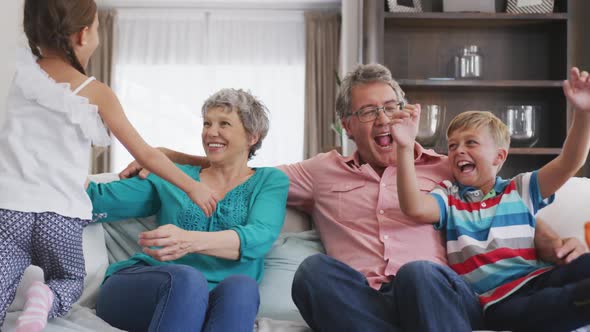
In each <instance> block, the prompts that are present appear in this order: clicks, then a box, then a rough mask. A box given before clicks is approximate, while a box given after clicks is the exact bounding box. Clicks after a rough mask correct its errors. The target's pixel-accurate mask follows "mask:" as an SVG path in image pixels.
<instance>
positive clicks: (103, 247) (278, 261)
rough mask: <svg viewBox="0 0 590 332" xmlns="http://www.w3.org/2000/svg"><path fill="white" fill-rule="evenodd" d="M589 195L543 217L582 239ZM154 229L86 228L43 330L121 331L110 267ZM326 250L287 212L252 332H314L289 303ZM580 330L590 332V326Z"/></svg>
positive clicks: (148, 223)
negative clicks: (76, 267)
mask: <svg viewBox="0 0 590 332" xmlns="http://www.w3.org/2000/svg"><path fill="white" fill-rule="evenodd" d="M116 178H117V177H116V175H114V174H100V175H94V176H92V177H91V180H92V181H95V182H108V181H112V180H115V179H116ZM586 197H590V179H587V178H573V179H571V180H570V181H568V183H566V185H564V186H563V187H562V188H561V189H560V190H559V192H558V193H557V197H556V200H555V202H554V203H553V204H552V205H550V206H549V207H547V208H545V209H543V210H541V212H540V213H539V216H540V217H541V218H543V219H544V220H546V221H547V222H548V223H549V224H550V225H551V226H552V227H553V229H555V230H556V231H557V232H558V233H559V234H560V235H561V236H562V237H570V236H573V237H577V238H579V239H580V241H584V234H583V229H584V227H583V224H584V222H585V221H587V220H590V204H588V203H587V202H586ZM154 225H155V220H154V218H153V217H148V218H133V219H130V220H126V221H121V222H116V223H110V224H98V223H97V224H91V225H89V226H88V227H86V228H85V230H84V256H85V258H86V271H87V277H86V279H85V282H84V283H85V289H84V292H83V294H82V297H81V298H80V300H79V301H78V302H77V303H76V304H75V305H74V307H73V308H72V310H71V311H70V312H69V313H68V315H66V316H65V317H60V318H56V319H53V320H51V321H50V322H49V324H48V327H47V328H46V330H45V331H48V332H53V331H55V332H57V331H60V332H62V331H65V332H67V331H72V332H73V331H105V332H108V331H121V330H118V329H116V328H113V327H111V326H109V325H108V324H107V323H105V322H104V321H102V320H101V319H100V318H98V317H97V316H96V315H95V312H94V307H95V303H96V296H97V293H98V289H99V287H100V284H101V282H102V279H103V276H104V272H105V271H106V268H107V266H108V264H109V263H111V262H114V261H117V260H120V259H124V258H126V257H128V256H129V255H131V254H133V253H135V252H137V251H138V248H139V247H138V245H137V243H136V239H137V234H138V233H139V232H142V231H144V230H147V229H152V228H153V227H154ZM323 251H324V249H323V247H322V245H321V242H320V240H319V235H318V234H317V232H316V231H315V230H313V227H312V223H311V222H310V220H309V218H308V217H307V216H306V215H305V214H303V213H301V212H298V211H296V210H294V209H287V215H286V217H285V224H284V226H283V229H282V231H281V234H280V236H279V238H278V239H277V241H276V242H275V244H274V245H273V247H272V249H271V250H270V252H269V253H268V255H267V256H266V260H265V276H264V279H263V281H262V283H261V284H260V296H261V304H260V310H259V314H258V319H257V321H256V323H255V326H254V328H253V330H254V331H257V332H308V331H310V329H309V328H308V327H307V326H306V324H305V322H304V321H303V319H302V318H301V315H300V314H299V312H298V310H297V308H296V307H295V305H294V304H293V302H292V300H291V283H292V280H293V274H294V273H295V270H296V269H297V266H298V265H299V264H300V263H301V261H302V260H303V259H305V257H307V256H309V255H313V254H315V253H318V252H323ZM42 279H43V275H42V271H41V270H40V269H39V268H38V267H34V266H31V267H29V268H28V269H27V271H26V272H25V276H24V277H23V280H22V281H21V284H20V286H19V289H18V291H17V296H16V298H15V300H14V302H13V303H12V305H11V306H10V308H9V312H8V315H7V318H6V321H5V323H4V325H3V326H2V328H1V330H2V331H12V330H14V324H15V321H16V318H17V317H18V314H19V310H21V309H22V307H23V302H24V300H23V295H24V290H25V289H26V288H27V287H28V286H29V285H30V283H31V282H33V281H34V280H42ZM579 331H590V327H586V328H582V329H579Z"/></svg>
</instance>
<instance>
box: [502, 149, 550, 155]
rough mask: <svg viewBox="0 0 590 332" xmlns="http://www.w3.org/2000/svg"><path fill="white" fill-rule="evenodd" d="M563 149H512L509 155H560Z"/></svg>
mask: <svg viewBox="0 0 590 332" xmlns="http://www.w3.org/2000/svg"><path fill="white" fill-rule="evenodd" d="M560 153H561V148H510V150H509V151H508V155H511V154H512V155H517V154H518V155H523V154H526V155H542V154H544V155H558V154H560Z"/></svg>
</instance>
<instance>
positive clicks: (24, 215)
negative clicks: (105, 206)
mask: <svg viewBox="0 0 590 332" xmlns="http://www.w3.org/2000/svg"><path fill="white" fill-rule="evenodd" d="M88 223H89V221H88V220H82V219H78V218H69V217H64V216H61V215H59V214H56V213H51V212H44V213H30V212H18V211H11V210H3V209H0V326H1V325H2V323H3V322H4V318H5V317H6V310H7V309H8V306H9V305H10V303H12V301H13V300H14V296H15V294H16V289H17V287H18V284H19V283H20V280H21V279H22V276H23V273H24V271H25V269H26V268H27V267H28V266H29V265H31V264H32V265H37V266H39V267H41V268H42V269H43V272H44V275H45V283H46V284H47V286H49V288H50V289H51V290H52V291H53V293H54V295H55V300H54V301H53V308H52V309H51V311H50V312H49V318H53V317H56V316H62V315H64V314H66V313H67V312H68V311H69V310H70V308H71V307H72V304H74V302H76V301H77V300H78V299H79V298H80V295H82V290H83V288H84V277H85V276H86V272H85V269H84V254H83V252H82V230H83V228H84V226H86V225H87V224H88Z"/></svg>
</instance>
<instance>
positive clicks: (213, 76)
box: [112, 9, 305, 171]
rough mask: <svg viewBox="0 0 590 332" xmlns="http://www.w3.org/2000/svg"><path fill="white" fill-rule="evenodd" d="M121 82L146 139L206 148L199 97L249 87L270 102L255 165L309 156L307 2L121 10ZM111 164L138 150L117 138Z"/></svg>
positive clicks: (117, 78)
mask: <svg viewBox="0 0 590 332" xmlns="http://www.w3.org/2000/svg"><path fill="white" fill-rule="evenodd" d="M115 28H116V29H117V41H116V43H117V48H116V49H117V53H116V54H115V61H114V63H115V65H114V67H115V68H114V82H113V87H114V89H115V92H116V93H117V95H118V96H119V98H120V100H121V103H122V104H123V108H124V109H125V113H126V114H127V116H128V117H129V119H130V120H131V122H132V124H133V125H134V126H135V127H136V128H137V129H138V131H139V133H140V134H141V135H142V136H143V137H144V138H145V139H146V141H147V142H148V143H149V144H151V145H153V146H166V147H170V148H173V149H176V150H179V151H183V152H187V153H191V154H199V155H203V154H204V152H203V148H202V146H201V128H202V118H201V106H202V104H203V102H204V101H205V99H206V98H207V97H208V96H210V95H211V94H213V93H214V92H216V91H217V90H219V89H221V88H242V89H245V90H249V91H251V92H252V93H253V94H254V95H255V96H257V97H259V98H260V99H261V100H262V101H263V103H264V104H265V105H266V106H267V107H268V109H269V110H270V117H271V124H270V131H269V135H268V136H267V138H266V139H265V140H264V141H263V143H262V148H261V149H260V150H259V151H258V153H257V156H256V157H254V159H253V160H252V161H251V162H250V165H251V166H275V165H279V164H283V163H291V162H296V161H300V160H302V158H303V117H304V84H305V82H304V81H305V64H304V62H305V27H304V19H303V13H302V12H294V11H284V12H283V11H272V12H269V11H266V12H265V11H247V10H244V11H197V10H191V9H188V10H172V11H165V12H162V10H158V11H153V10H145V9H144V10H120V11H119V13H118V15H117V21H116V22H115ZM112 156H113V157H112V169H113V170H114V171H119V170H121V169H122V168H123V167H124V166H126V165H127V163H128V162H129V161H131V160H132V157H131V156H130V155H129V154H128V152H127V151H126V150H125V148H124V147H122V145H121V144H120V143H118V142H116V144H114V146H113V152H112Z"/></svg>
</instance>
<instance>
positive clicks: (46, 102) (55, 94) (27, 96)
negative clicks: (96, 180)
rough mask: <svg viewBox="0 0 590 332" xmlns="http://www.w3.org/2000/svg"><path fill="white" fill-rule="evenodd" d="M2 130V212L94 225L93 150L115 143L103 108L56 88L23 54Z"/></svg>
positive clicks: (33, 60) (28, 54)
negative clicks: (51, 215) (89, 185)
mask: <svg viewBox="0 0 590 332" xmlns="http://www.w3.org/2000/svg"><path fill="white" fill-rule="evenodd" d="M17 59H18V60H17V68H16V74H15V77H14V79H13V82H12V86H11V88H10V91H9V95H8V99H7V105H6V106H7V107H6V110H7V112H6V116H5V122H4V125H3V127H2V129H0V209H9V210H15V211H22V212H55V213H58V214H60V215H63V216H66V217H72V218H81V219H91V216H92V203H91V202H90V199H89V198H88V195H87V194H86V191H85V189H84V183H85V181H86V177H87V175H88V169H89V166H90V151H91V145H92V144H94V145H99V146H106V145H109V143H110V137H109V135H108V133H107V130H106V128H105V127H104V125H103V123H102V120H101V118H100V115H99V114H98V107H97V106H96V105H91V104H90V103H89V102H88V99H87V98H84V97H81V96H78V95H77V93H78V92H79V91H80V90H82V89H83V88H84V87H86V85H88V84H89V83H90V82H91V81H92V80H93V79H94V78H90V79H88V80H87V81H85V82H84V83H83V84H82V85H80V87H78V88H77V89H76V90H75V91H72V90H71V88H70V85H69V84H68V83H56V82H55V81H54V80H53V79H51V78H50V77H49V76H48V75H47V73H46V72H45V71H43V70H42V69H41V67H40V66H39V65H38V64H37V61H36V60H37V59H36V58H35V56H34V55H33V54H32V53H31V51H30V50H27V49H20V50H19V52H18V56H17Z"/></svg>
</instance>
